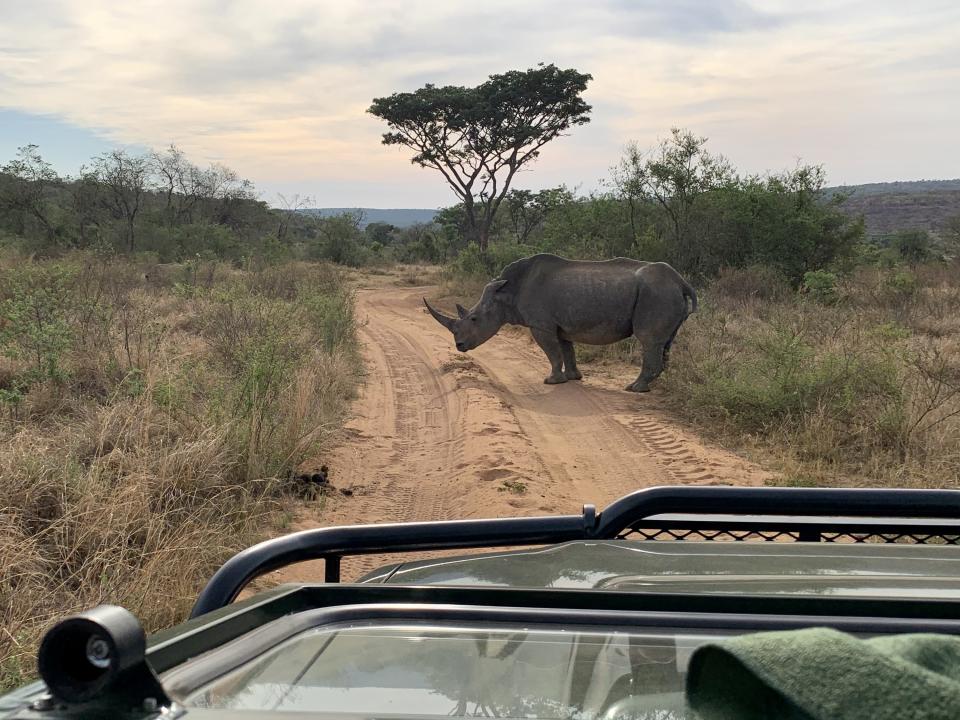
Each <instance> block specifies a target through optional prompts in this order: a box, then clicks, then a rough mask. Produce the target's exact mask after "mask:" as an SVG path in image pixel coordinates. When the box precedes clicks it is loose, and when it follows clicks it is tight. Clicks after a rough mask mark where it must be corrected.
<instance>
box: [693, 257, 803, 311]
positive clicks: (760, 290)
mask: <svg viewBox="0 0 960 720" xmlns="http://www.w3.org/2000/svg"><path fill="white" fill-rule="evenodd" d="M792 292H793V291H792V289H791V287H790V284H789V283H788V282H787V280H786V278H784V276H783V275H782V274H781V273H780V272H779V271H777V270H776V269H775V268H772V267H767V266H764V265H751V266H750V267H746V268H734V267H725V268H721V270H720V273H719V275H718V276H717V278H716V279H715V280H714V281H713V282H712V283H711V284H710V294H711V296H713V297H717V298H725V299H730V300H734V301H738V302H747V301H750V300H767V301H779V300H783V299H784V298H786V297H788V296H789V295H791V294H792Z"/></svg>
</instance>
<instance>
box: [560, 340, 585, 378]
mask: <svg viewBox="0 0 960 720" xmlns="http://www.w3.org/2000/svg"><path fill="white" fill-rule="evenodd" d="M560 350H561V351H562V352H563V374H564V376H565V377H566V378H567V380H582V379H583V373H581V372H580V370H579V369H578V368H577V353H576V350H574V348H573V343H572V342H570V341H569V340H561V341H560Z"/></svg>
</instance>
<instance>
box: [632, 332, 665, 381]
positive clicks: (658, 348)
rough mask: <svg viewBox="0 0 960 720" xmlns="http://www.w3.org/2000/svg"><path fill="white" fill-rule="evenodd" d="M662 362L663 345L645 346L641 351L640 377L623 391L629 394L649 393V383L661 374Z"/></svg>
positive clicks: (651, 344)
mask: <svg viewBox="0 0 960 720" xmlns="http://www.w3.org/2000/svg"><path fill="white" fill-rule="evenodd" d="M663 361H664V346H663V343H648V344H646V345H645V346H644V349H643V368H642V369H641V371H640V375H639V377H637V379H636V380H634V381H633V382H632V383H630V384H629V385H627V387H626V388H624V389H625V390H629V391H630V392H649V390H650V383H651V382H653V381H654V380H656V379H657V378H658V377H659V376H660V373H662V372H663Z"/></svg>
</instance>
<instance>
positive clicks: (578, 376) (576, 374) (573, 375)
mask: <svg viewBox="0 0 960 720" xmlns="http://www.w3.org/2000/svg"><path fill="white" fill-rule="evenodd" d="M564 376H565V377H566V378H567V380H583V373H582V372H580V371H579V370H574V371H573V372H570V371H569V370H567V371H566V372H564Z"/></svg>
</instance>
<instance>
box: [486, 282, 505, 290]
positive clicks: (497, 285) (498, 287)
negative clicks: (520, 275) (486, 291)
mask: <svg viewBox="0 0 960 720" xmlns="http://www.w3.org/2000/svg"><path fill="white" fill-rule="evenodd" d="M506 284H507V281H506V280H494V281H493V282H491V283H490V287H492V288H493V291H494V292H500V291H501V290H503V286H504V285H506Z"/></svg>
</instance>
